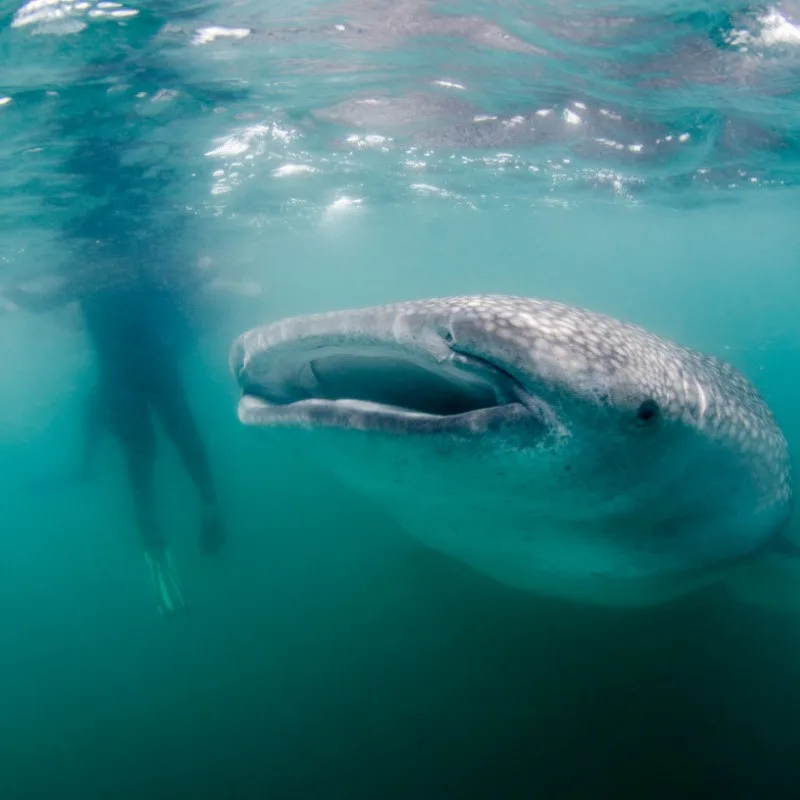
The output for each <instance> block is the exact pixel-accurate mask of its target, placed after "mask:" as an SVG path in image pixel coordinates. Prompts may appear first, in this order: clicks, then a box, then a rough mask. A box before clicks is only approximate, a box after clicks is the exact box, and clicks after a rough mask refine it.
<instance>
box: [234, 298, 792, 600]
mask: <svg viewBox="0 0 800 800" xmlns="http://www.w3.org/2000/svg"><path fill="white" fill-rule="evenodd" d="M230 366H231V370H232V372H233V374H234V375H235V377H236V378H237V380H238V382H239V385H240V388H241V391H242V397H241V400H240V402H239V409H238V413H239V418H240V420H241V421H242V422H243V423H245V424H248V425H255V426H264V427H273V428H275V427H283V428H296V429H304V430H305V431H307V432H308V431H310V432H311V436H310V437H307V438H306V442H307V443H308V444H309V445H310V446H311V447H312V448H313V453H314V455H315V456H316V457H317V458H318V459H320V460H321V461H325V462H326V463H327V464H328V466H329V467H330V469H331V470H333V471H334V472H335V473H336V474H337V475H338V477H339V478H340V479H341V480H342V481H343V482H344V483H346V484H348V485H349V486H350V487H351V488H353V489H354V490H355V491H356V492H359V493H361V494H363V495H364V496H366V497H369V498H370V499H371V500H372V501H374V502H375V503H376V504H377V505H378V506H379V507H381V508H382V509H383V510H384V511H385V512H386V513H387V514H389V515H390V516H391V517H392V518H393V519H394V520H396V521H397V522H398V523H399V524H400V525H401V526H402V527H404V528H405V529H406V530H407V531H409V532H410V533H411V534H413V535H414V536H416V537H417V538H418V539H419V540H421V541H423V542H424V543H426V544H428V545H429V546H431V547H434V548H436V549H438V550H440V551H442V552H443V553H446V554H448V555H450V556H452V557H455V558H457V559H459V560H461V561H462V562H464V563H466V564H468V565H470V566H472V567H473V568H474V569H476V570H478V571H479V572H482V573H484V574H486V575H489V576H491V577H494V578H495V579H497V580H500V581H502V582H503V583H506V584H509V585H511V586H515V587H518V588H522V589H525V590H529V591H534V592H538V593H542V594H550V595H555V596H560V597H564V598H568V599H573V600H583V601H587V602H592V603H602V604H612V605H613V604H625V605H628V604H633V605H637V604H648V603H652V602H660V601H662V600H665V599H670V598H671V597H674V596H676V595H679V594H682V593H684V592H685V591H688V590H690V589H692V588H694V587H696V586H698V585H703V584H704V583H708V582H710V581H712V580H716V579H718V577H719V575H720V574H722V573H724V571H725V568H726V567H727V565H729V564H732V563H737V562H739V561H741V560H742V559H747V558H748V557H749V556H752V555H754V554H755V553H757V552H759V551H760V550H761V549H762V548H764V547H765V546H766V545H767V544H768V543H769V542H770V541H771V540H772V539H773V538H774V537H775V536H777V535H778V534H779V533H780V531H781V529H782V527H783V526H784V525H785V523H786V521H787V519H788V517H789V514H790V511H791V504H792V484H791V474H790V463H789V455H788V448H787V445H786V441H785V439H784V437H783V434H782V433H781V431H780V429H779V427H778V426H777V424H776V422H775V420H774V419H773V416H772V414H771V413H770V411H769V409H768V407H767V406H766V404H765V403H764V401H763V400H762V399H761V397H760V396H759V394H758V393H757V391H756V390H755V389H754V388H753V386H752V385H751V384H750V383H749V382H748V381H747V380H746V379H745V378H744V377H743V376H742V375H740V374H739V373H738V372H736V371H735V370H734V369H733V368H732V367H730V366H729V365H727V364H724V363H723V362H720V361H718V360H716V359H714V358H712V357H710V356H706V355H703V354H700V353H696V352H694V351H691V350H688V349H686V348H683V347H681V346H679V345H677V344H674V343H672V342H669V341H667V340H664V339H662V338H659V337H657V336H655V335H654V334H652V333H649V332H648V331H645V330H643V329H641V328H639V327H636V326H633V325H629V324H626V323H623V322H620V321H618V320H615V319H612V318H609V317H606V316H603V315H600V314H596V313H593V312H590V311H587V310H584V309H579V308H575V307H571V306H566V305H562V304H558V303H553V302H547V301H541V300H535V299H529V298H517V297H503V296H475V297H457V298H444V299H433V300H424V301H419V302H409V303H400V304H394V305H388V306H380V307H373V308H366V309H359V310H351V311H341V312H333V313H328V314H317V315H313V316H307V317H296V318H290V319H285V320H281V321H278V322H274V323H272V324H268V325H265V326H263V327H259V328H256V329H253V330H250V331H248V332H246V333H244V334H242V335H241V336H240V337H239V338H238V339H237V340H236V342H235V343H234V346H233V347H232V350H231V360H230Z"/></svg>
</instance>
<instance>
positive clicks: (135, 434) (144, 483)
mask: <svg viewBox="0 0 800 800" xmlns="http://www.w3.org/2000/svg"><path fill="white" fill-rule="evenodd" d="M121 267H122V268H121ZM5 294H6V296H7V297H8V298H9V299H10V300H11V301H12V302H14V303H16V304H17V305H18V306H20V307H22V308H25V309H28V310H31V311H37V312H43V311H48V310H51V309H55V308H57V307H59V306H61V305H64V304H66V303H69V302H77V303H78V304H79V306H80V308H81V311H82V315H83V318H84V321H85V323H86V330H87V333H88V336H89V339H90V341H91V344H92V348H93V350H94V352H95V355H96V359H97V373H98V380H97V384H96V386H95V387H94V389H93V391H92V392H91V393H90V395H89V397H88V398H87V401H86V404H85V416H84V421H83V432H84V440H83V450H82V453H81V458H80V466H79V468H78V470H77V473H76V477H77V478H78V479H82V480H87V479H89V478H90V477H91V475H92V472H93V467H94V464H95V456H96V452H97V447H98V444H99V443H100V441H101V439H102V437H103V435H104V434H106V433H110V434H111V435H112V436H113V437H114V438H115V439H116V441H117V442H118V443H119V446H120V447H121V449H122V451H123V453H124V456H125V460H126V466H127V478H128V482H129V485H130V489H131V492H132V496H133V502H134V509H135V513H136V520H137V524H138V527H139V531H140V534H141V537H142V542H143V544H144V547H145V553H146V555H147V556H148V563H149V564H150V567H151V570H153V579H154V583H155V585H156V588H157V591H158V594H159V598H160V602H161V606H162V610H163V611H171V610H174V607H175V606H179V605H182V604H183V591H182V588H181V587H180V583H179V581H178V578H177V574H176V573H175V572H174V568H173V567H172V564H171V557H170V555H169V551H168V549H167V543H166V540H165V537H164V532H163V530H162V528H161V526H160V525H159V524H158V521H157V519H156V514H155V508H154V492H155V486H154V475H155V460H156V432H155V427H154V417H157V418H158V419H159V420H160V421H161V424H162V426H163V429H164V431H165V432H166V434H167V436H168V437H169V438H170V440H171V441H172V443H173V444H174V446H175V448H176V450H177V452H178V454H179V456H180V458H181V461H182V463H183V466H184V468H185V470H186V472H187V473H188V475H189V477H190V478H191V480H192V482H193V483H194V485H195V487H196V489H197V492H198V494H199V497H200V503H201V509H202V511H201V526H200V536H199V541H200V545H201V547H202V548H203V550H204V551H206V552H207V553H215V552H217V551H218V550H219V548H220V547H221V546H222V544H223V543H224V541H225V533H224V529H223V526H222V522H221V519H220V514H219V509H218V505H217V494H216V489H215V486H214V480H213V476H212V472H211V467H210V464H209V459H208V455H207V453H206V448H205V444H204V442H203V439H202V436H201V433H200V430H199V428H198V426H197V423H196V422H195V419H194V417H193V415H192V411H191V408H190V405H189V402H188V398H187V396H186V390H185V388H184V384H183V381H182V379H181V374H180V363H179V362H180V357H181V355H182V352H183V348H184V346H185V344H186V342H187V339H188V338H189V336H190V331H189V328H188V323H187V321H186V318H185V314H184V313H183V311H184V309H183V308H182V304H186V303H187V302H188V298H187V297H182V296H180V295H177V294H176V292H175V289H174V287H168V286H162V285H158V284H156V283H155V282H154V281H153V280H152V278H151V277H148V276H147V275H146V274H143V272H142V271H139V270H135V269H133V268H129V269H126V268H125V266H124V262H122V261H120V260H117V261H116V262H115V264H114V268H113V269H110V270H109V271H107V272H105V273H104V272H102V271H101V272H99V273H98V272H97V271H96V270H95V269H92V270H89V272H88V273H87V272H84V273H82V274H79V275H77V276H72V277H69V278H64V279H63V280H61V281H60V283H59V284H58V286H57V288H55V289H51V290H49V291H47V292H42V291H31V290H25V289H24V288H22V287H19V286H17V287H12V288H10V289H7V290H6V291H5ZM171 582H172V583H174V584H175V585H174V587H173V588H172V589H170V583H171Z"/></svg>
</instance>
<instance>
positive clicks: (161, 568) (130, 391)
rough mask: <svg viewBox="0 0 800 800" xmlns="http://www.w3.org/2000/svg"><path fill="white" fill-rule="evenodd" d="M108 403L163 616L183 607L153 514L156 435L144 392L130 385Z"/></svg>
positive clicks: (118, 392)
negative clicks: (111, 408) (111, 407)
mask: <svg viewBox="0 0 800 800" xmlns="http://www.w3.org/2000/svg"><path fill="white" fill-rule="evenodd" d="M109 403H111V404H112V406H113V410H112V411H111V414H112V419H113V425H112V430H113V431H114V432H115V434H116V436H117V439H118V441H119V443H120V446H121V448H122V450H123V453H124V455H125V461H126V466H127V470H128V483H129V485H130V487H131V492H132V494H133V503H134V509H135V513H136V522H137V525H138V527H139V533H140V535H141V537H142V544H143V545H144V552H145V560H146V562H147V566H148V570H149V572H150V578H151V580H152V582H153V589H154V590H155V592H156V600H157V602H158V608H159V611H160V613H161V614H162V616H164V615H169V614H172V613H174V612H175V611H177V610H179V609H182V608H184V607H185V599H184V591H183V586H182V585H181V581H180V578H179V576H178V573H177V571H176V569H175V565H174V564H173V561H172V554H171V553H170V551H169V549H168V548H167V543H166V540H165V539H164V536H163V534H162V532H161V528H160V527H159V526H158V524H157V522H156V518H155V502H154V478H155V463H156V436H155V430H154V428H153V423H152V420H151V419H150V413H149V411H148V408H147V395H146V393H144V392H142V391H140V390H139V387H137V386H135V385H132V386H130V387H126V390H125V391H124V392H121V391H119V390H116V391H114V392H113V393H112V394H111V396H110V398H109Z"/></svg>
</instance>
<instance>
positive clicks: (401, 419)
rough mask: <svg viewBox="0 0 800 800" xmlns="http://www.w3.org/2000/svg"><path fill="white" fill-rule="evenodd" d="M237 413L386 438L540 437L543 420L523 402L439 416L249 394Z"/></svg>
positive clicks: (266, 423) (252, 420) (282, 424)
mask: <svg viewBox="0 0 800 800" xmlns="http://www.w3.org/2000/svg"><path fill="white" fill-rule="evenodd" d="M238 415H239V420H240V422H242V423H244V424H245V425H253V426H261V427H275V428H298V427H299V428H338V429H341V430H355V431H374V432H381V433H387V434H397V435H407V434H425V435H430V434H444V435H456V436H462V437H473V436H481V435H483V434H487V433H490V432H493V431H494V432H500V431H502V430H508V429H513V430H514V432H515V433H520V432H521V431H527V432H528V433H529V434H530V435H531V436H536V437H538V436H540V435H541V433H542V432H543V430H544V426H543V424H542V421H541V420H540V419H539V418H538V417H536V416H535V415H533V414H532V413H531V412H530V411H529V410H528V409H527V408H526V407H525V406H523V405H522V404H521V403H507V404H504V405H502V406H495V407H492V408H483V409H477V410H475V411H466V412H463V413H460V414H451V415H439V414H426V413H421V412H418V411H409V410H407V409H404V408H400V407H393V406H388V405H383V404H380V403H371V402H368V401H363V400H347V399H343V400H317V399H310V400H299V401H297V402H294V403H288V404H283V405H278V404H273V403H269V402H266V401H264V400H262V399H260V398H258V397H255V396H253V395H250V394H244V395H243V396H242V398H241V399H240V401H239V407H238Z"/></svg>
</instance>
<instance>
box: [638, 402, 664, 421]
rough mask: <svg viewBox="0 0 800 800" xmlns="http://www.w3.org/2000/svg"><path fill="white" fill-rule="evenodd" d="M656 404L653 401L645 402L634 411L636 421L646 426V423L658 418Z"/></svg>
mask: <svg viewBox="0 0 800 800" xmlns="http://www.w3.org/2000/svg"><path fill="white" fill-rule="evenodd" d="M658 412H659V408H658V403H656V401H655V400H653V399H650V398H649V399H647V400H645V401H644V402H643V403H642V404H641V405H640V406H639V408H637V409H636V419H638V420H639V422H641V423H643V424H647V423H648V422H652V421H653V420H654V419H656V417H658Z"/></svg>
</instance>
